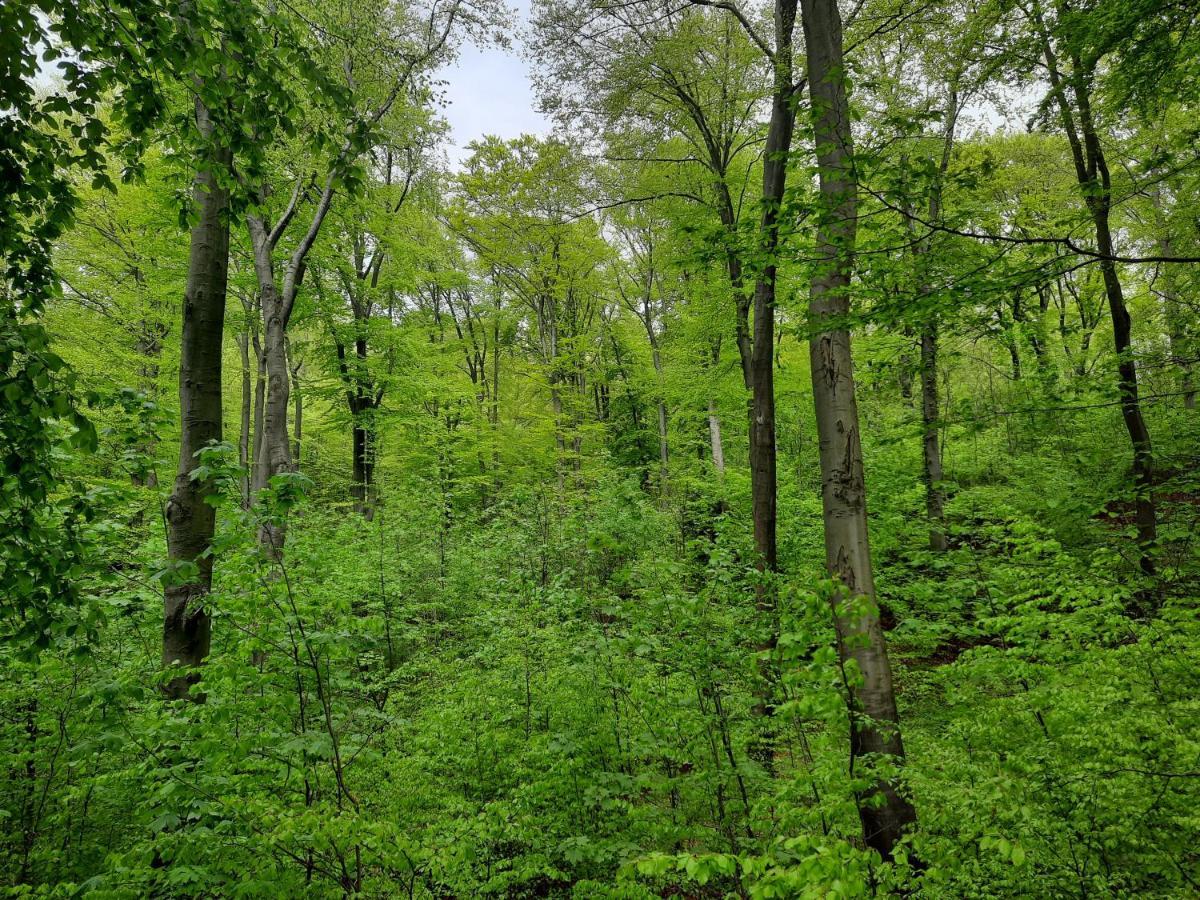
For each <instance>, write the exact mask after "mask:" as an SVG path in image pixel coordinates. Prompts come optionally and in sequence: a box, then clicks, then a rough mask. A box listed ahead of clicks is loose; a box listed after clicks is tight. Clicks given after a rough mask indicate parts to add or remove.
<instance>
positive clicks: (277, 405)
mask: <svg viewBox="0 0 1200 900" xmlns="http://www.w3.org/2000/svg"><path fill="white" fill-rule="evenodd" d="M261 288H262V293H263V315H264V322H263V356H264V358H265V360H266V369H267V391H266V403H265V404H264V406H263V433H262V454H261V458H259V459H256V460H255V461H254V475H255V482H254V487H255V491H260V490H263V489H264V488H266V487H268V486H269V485H270V483H271V479H272V478H273V477H274V476H276V475H280V474H282V473H285V472H290V471H292V453H291V441H290V440H289V436H288V422H287V420H288V399H289V396H290V389H291V383H290V382H291V378H290V376H291V373H290V372H289V371H288V364H287V349H286V346H285V343H284V341H285V338H286V335H287V323H286V322H284V320H283V312H282V304H281V303H280V300H279V297H278V295H277V293H276V291H275V287H274V284H269V285H261ZM259 537H260V540H261V541H262V543H263V545H264V546H266V547H268V548H269V549H270V550H271V552H272V553H273V554H275V555H279V554H280V553H282V552H283V546H284V543H285V541H286V539H287V531H286V525H285V523H284V522H282V521H272V522H267V523H265V524H264V525H263V527H262V528H261V530H260V535H259Z"/></svg>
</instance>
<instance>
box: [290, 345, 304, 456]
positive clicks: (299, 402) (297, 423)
mask: <svg viewBox="0 0 1200 900" xmlns="http://www.w3.org/2000/svg"><path fill="white" fill-rule="evenodd" d="M287 352H288V361H289V368H290V370H291V373H292V407H293V414H292V459H293V461H294V463H295V466H296V470H297V471H299V469H300V447H301V442H302V441H303V439H304V396H303V395H302V394H301V393H300V370H301V369H302V368H303V367H304V364H303V363H301V362H297V361H296V358H295V357H294V356H293V355H292V346H291V343H290V342H289V343H288V347H287Z"/></svg>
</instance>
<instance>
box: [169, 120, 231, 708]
mask: <svg viewBox="0 0 1200 900" xmlns="http://www.w3.org/2000/svg"><path fill="white" fill-rule="evenodd" d="M196 120H197V124H198V126H199V128H200V130H201V132H202V133H203V134H206V135H211V133H212V124H211V122H210V120H209V117H208V111H207V110H206V109H205V108H204V107H203V106H202V105H200V103H199V101H197V104H196ZM229 159H230V157H229V154H228V152H225V151H218V152H217V153H216V154H215V159H214V160H213V164H214V165H215V166H227V165H229ZM194 198H195V204H196V208H197V211H198V212H199V220H198V221H197V223H196V225H195V227H194V228H193V229H192V232H191V242H190V248H189V251H188V253H189V257H188V277H187V289H186V291H185V293H184V301H183V328H182V331H181V332H180V336H181V355H180V362H179V410H180V447H179V469H178V471H177V473H176V476H175V484H174V487H173V489H172V491H171V498H170V500H169V501H168V502H167V510H166V519H167V549H168V554H169V556H170V559H171V561H172V563H175V564H177V565H182V566H187V567H188V568H189V569H191V571H188V570H187V569H181V570H180V574H179V577H178V578H177V579H176V580H174V581H173V582H172V583H171V584H170V585H169V586H168V587H167V588H166V591H165V596H164V604H163V613H164V614H163V665H164V666H178V667H180V668H181V669H184V670H193V671H188V672H187V673H186V674H185V673H181V674H179V675H177V676H176V677H174V678H172V679H171V680H170V681H169V682H168V683H167V686H166V688H165V692H166V695H167V696H168V697H169V698H171V699H183V698H187V697H189V696H190V697H191V699H194V700H202V699H203V698H202V697H199V696H195V695H190V694H189V689H190V687H191V685H192V684H194V683H195V682H196V681H197V680H198V679H199V675H198V673H196V672H195V671H194V669H195V668H196V667H198V666H199V665H200V664H201V663H202V662H203V661H204V659H205V657H207V656H208V651H209V644H210V640H211V623H210V619H209V614H208V611H207V610H206V609H205V608H204V600H205V597H206V595H207V594H208V592H209V591H210V590H211V588H212V559H211V557H209V556H208V555H207V554H206V553H205V551H206V550H207V549H208V547H209V544H210V543H211V542H212V537H213V531H214V528H215V525H216V511H215V510H214V509H213V507H211V506H209V505H208V504H207V503H205V502H204V497H205V495H206V494H207V493H209V492H210V491H211V490H212V483H211V482H210V481H207V480H205V481H194V480H192V478H191V472H192V470H193V469H194V468H196V466H197V465H198V460H197V459H196V454H197V453H198V452H199V451H200V450H202V449H203V448H204V447H205V446H207V445H208V444H210V443H211V442H214V441H220V440H221V342H222V338H223V337H224V333H225V332H224V325H225V292H226V285H227V282H228V272H229V220H228V218H227V207H228V199H229V198H228V196H227V194H226V192H225V191H224V190H223V189H222V188H221V187H220V185H219V183H218V180H217V179H216V178H215V177H214V175H213V172H212V171H211V170H206V171H201V172H199V173H198V174H197V175H196V178H195V182H194ZM192 567H194V568H192Z"/></svg>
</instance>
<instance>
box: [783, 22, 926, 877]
mask: <svg viewBox="0 0 1200 900" xmlns="http://www.w3.org/2000/svg"><path fill="white" fill-rule="evenodd" d="M802 9H803V20H804V34H805V45H806V50H807V55H808V77H809V91H810V96H811V98H812V117H813V137H814V143H815V146H816V153H817V164H818V177H819V181H820V191H821V198H822V209H821V213H820V218H819V220H818V227H817V252H818V256H820V257H822V258H824V259H826V260H828V262H826V263H824V264H823V265H821V267H820V268H819V269H818V270H817V272H816V273H815V274H814V276H813V279H812V283H811V285H810V292H809V317H810V326H811V328H812V330H813V331H814V332H815V334H814V335H813V337H812V338H811V340H810V344H809V353H810V358H811V366H812V382H813V399H814V405H815V407H816V417H817V434H818V439H819V442H820V458H821V488H822V490H821V495H822V505H823V507H824V517H825V560H826V565H827V566H828V569H829V573H830V575H832V576H833V577H834V579H835V580H836V581H837V582H838V583H839V584H840V587H841V589H842V590H841V591H840V592H839V593H840V594H841V596H838V595H835V597H834V618H835V623H836V626H837V635H838V651H839V655H840V658H841V661H842V665H843V666H845V665H846V664H847V663H848V662H849V661H850V660H851V659H853V660H854V661H855V663H857V666H858V670H859V672H860V678H861V684H860V685H859V686H856V687H855V686H850V685H849V684H848V686H847V690H848V701H849V703H850V760H851V767H852V768H854V769H857V768H858V767H859V766H860V765H861V764H862V763H863V757H864V756H876V755H879V756H889V757H891V758H892V760H893V761H894V762H897V763H900V762H903V759H904V745H903V742H902V741H901V737H900V724H899V716H898V714H897V712H896V698H895V694H894V692H893V689H892V671H891V665H890V663H889V661H888V656H887V648H886V645H885V643H884V638H883V628H882V626H881V624H880V621H879V611H878V608H877V607H876V605H875V583H874V575H873V572H872V569H871V553H870V547H869V544H868V541H867V506H866V487H865V484H864V480H863V464H862V447H861V443H860V438H859V430H858V429H859V424H858V406H857V403H856V401H855V397H854V373H853V368H852V358H851V352H850V333H849V331H848V330H847V328H846V324H845V317H846V314H847V313H848V312H849V305H850V298H849V293H848V292H849V285H850V276H851V270H852V265H853V253H854V246H855V238H856V231H857V226H856V219H855V217H856V215H857V198H856V193H857V182H856V176H855V173H854V163H853V144H852V136H851V130H850V109H849V100H848V97H847V95H846V84H845V64H844V58H843V49H842V23H841V15H840V13H839V11H838V7H837V0H802ZM857 799H858V810H859V818H860V819H861V820H862V827H863V838H864V840H865V841H866V842H867V845H868V846H870V847H873V848H874V849H876V850H878V851H879V853H880V854H881V855H882V856H883V857H884V858H885V859H887V858H890V857H891V855H892V850H893V848H894V847H895V846H896V843H897V841H899V840H900V838H901V837H902V836H903V835H904V833H905V832H906V831H907V830H908V829H910V828H911V827H913V826H914V825H915V823H916V811H915V810H914V809H913V807H912V804H910V803H909V802H908V800H907V799H905V798H904V797H903V796H902V795H901V794H900V792H899V789H898V785H897V784H896V783H895V782H894V781H893V780H891V779H888V778H883V777H880V776H876V777H875V778H874V779H873V781H872V784H871V786H870V787H868V788H867V789H866V790H864V791H862V792H861V793H860V794H859V795H858V798H857Z"/></svg>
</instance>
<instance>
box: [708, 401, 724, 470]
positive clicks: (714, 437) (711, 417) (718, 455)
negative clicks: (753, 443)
mask: <svg viewBox="0 0 1200 900" xmlns="http://www.w3.org/2000/svg"><path fill="white" fill-rule="evenodd" d="M708 440H709V444H710V445H711V447H712V464H713V468H714V469H716V470H717V476H718V477H724V475H725V448H724V447H723V446H722V445H721V417H720V416H718V415H717V401H716V400H713V399H712V398H711V397H710V398H709V400H708Z"/></svg>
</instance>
